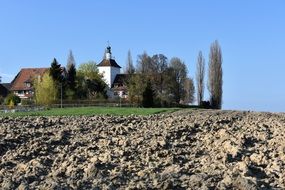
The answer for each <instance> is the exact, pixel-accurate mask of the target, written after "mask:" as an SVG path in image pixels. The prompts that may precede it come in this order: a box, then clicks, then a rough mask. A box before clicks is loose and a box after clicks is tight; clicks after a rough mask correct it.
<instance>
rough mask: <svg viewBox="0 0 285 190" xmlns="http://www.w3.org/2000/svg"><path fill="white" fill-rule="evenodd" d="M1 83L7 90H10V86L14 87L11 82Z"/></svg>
mask: <svg viewBox="0 0 285 190" xmlns="http://www.w3.org/2000/svg"><path fill="white" fill-rule="evenodd" d="M1 85H2V86H4V87H5V88H7V90H10V88H11V87H12V84H11V83H2V84H1Z"/></svg>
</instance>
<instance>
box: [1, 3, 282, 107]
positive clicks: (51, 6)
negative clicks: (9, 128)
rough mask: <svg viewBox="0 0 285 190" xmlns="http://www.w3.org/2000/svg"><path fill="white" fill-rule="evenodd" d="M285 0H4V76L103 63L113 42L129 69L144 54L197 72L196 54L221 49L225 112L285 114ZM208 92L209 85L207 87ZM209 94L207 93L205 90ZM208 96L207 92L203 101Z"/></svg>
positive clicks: (119, 58)
mask: <svg viewBox="0 0 285 190" xmlns="http://www.w3.org/2000/svg"><path fill="white" fill-rule="evenodd" d="M284 9H285V1H282V0H273V1H269V0H250V1H249V0H232V1H228V0H217V1H213V0H199V1H194V0H175V1H174V0H155V1H153V0H136V1H134V0H133V1H131V0H121V1H117V0H109V1H93V0H85V1H80V0H74V1H67V0H60V1H58V0H48V1H37V0H28V1H20V0H18V1H15V0H3V1H1V2H0V76H2V81H3V82H10V81H11V80H12V79H13V77H14V76H15V75H16V74H17V73H18V71H19V70H20V69H21V68H27V67H49V66H50V63H51V61H52V59H53V58H54V57H56V58H57V60H58V61H59V63H60V64H62V65H66V60H67V54H68V51H69V50H70V49H71V50H72V51H73V54H74V56H75V59H76V62H77V65H79V64H80V63H82V62H86V61H89V60H94V61H96V62H97V63H98V62H100V61H101V59H102V56H103V52H104V49H105V47H106V45H107V41H110V44H111V46H112V52H113V56H114V57H115V58H116V60H117V62H118V63H119V64H120V65H121V66H123V67H124V66H125V63H126V58H127V51H128V50H129V49H130V50H131V53H132V56H133V59H134V62H136V59H137V55H138V54H141V53H143V52H144V51H146V52H147V53H148V54H150V55H153V54H157V53H163V54H164V55H166V56H167V57H168V58H169V59H170V58H171V57H174V56H176V57H179V58H181V59H182V60H183V61H184V62H185V63H186V64H187V66H188V70H189V76H190V77H195V69H196V59H197V55H198V51H199V50H202V52H203V54H204V56H205V58H206V63H207V64H208V54H209V47H210V44H211V43H212V42H213V41H214V40H218V41H219V43H220V45H221V47H222V52H223V71H224V85H223V90H224V94H223V109H238V110H256V111H273V112H280V111H283V112H284V111H285V101H284V100H285V86H284V81H285V77H284V74H283V73H285V62H284V54H285V48H284V47H285V25H284V23H285V11H284ZM205 90H206V89H205ZM206 91H207V90H206ZM207 98H208V95H207V94H206V97H205V99H207Z"/></svg>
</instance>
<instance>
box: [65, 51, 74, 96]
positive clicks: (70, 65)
mask: <svg viewBox="0 0 285 190" xmlns="http://www.w3.org/2000/svg"><path fill="white" fill-rule="evenodd" d="M66 69H67V71H66V72H67V75H66V82H67V88H68V90H69V91H73V94H75V88H76V83H75V80H76V67H75V60H74V57H73V54H72V51H71V50H70V52H69V56H68V59H67V65H66ZM68 97H71V96H70V95H69V96H68Z"/></svg>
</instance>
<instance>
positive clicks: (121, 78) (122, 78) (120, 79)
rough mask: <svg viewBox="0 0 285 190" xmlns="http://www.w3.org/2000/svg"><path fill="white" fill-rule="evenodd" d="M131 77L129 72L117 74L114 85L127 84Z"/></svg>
mask: <svg viewBox="0 0 285 190" xmlns="http://www.w3.org/2000/svg"><path fill="white" fill-rule="evenodd" d="M129 78H130V75H129V74H117V75H116V77H115V79H114V82H113V87H114V86H125V85H126V84H127V81H128V80H129Z"/></svg>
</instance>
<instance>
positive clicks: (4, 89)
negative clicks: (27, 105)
mask: <svg viewBox="0 0 285 190" xmlns="http://www.w3.org/2000/svg"><path fill="white" fill-rule="evenodd" d="M10 88H11V84H10V83H2V84H0V96H2V97H4V98H5V97H6V96H7V95H8V94H9V93H10Z"/></svg>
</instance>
